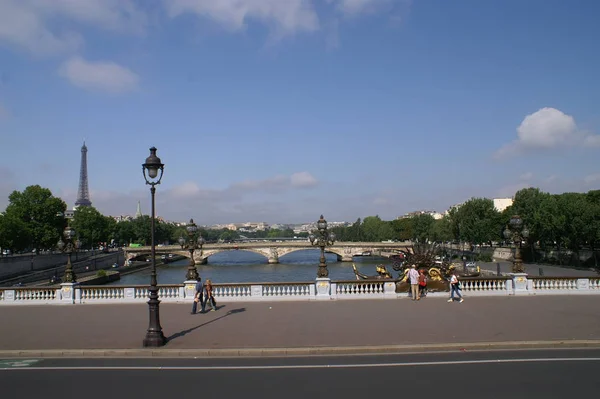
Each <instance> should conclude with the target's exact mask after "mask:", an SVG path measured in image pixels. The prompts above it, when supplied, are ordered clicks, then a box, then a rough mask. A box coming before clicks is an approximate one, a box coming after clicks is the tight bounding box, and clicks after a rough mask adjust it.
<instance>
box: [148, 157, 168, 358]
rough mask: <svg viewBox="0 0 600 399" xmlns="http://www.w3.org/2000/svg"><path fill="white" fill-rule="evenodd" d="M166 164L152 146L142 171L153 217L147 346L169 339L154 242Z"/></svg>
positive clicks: (161, 343) (160, 344) (161, 344)
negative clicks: (162, 316) (164, 326)
mask: <svg viewBox="0 0 600 399" xmlns="http://www.w3.org/2000/svg"><path fill="white" fill-rule="evenodd" d="M164 166H165V165H164V164H162V163H161V162H160V158H159V157H157V156H156V148H155V147H152V148H150V156H149V157H148V158H146V162H145V163H143V164H142V171H143V173H144V180H146V184H148V185H150V194H151V197H152V217H151V221H152V224H151V226H152V227H151V230H152V232H151V239H152V242H151V248H152V249H151V258H152V259H151V260H152V274H151V275H150V287H149V288H148V298H149V300H148V308H149V311H150V323H149V325H148V331H146V338H144V346H145V347H148V346H150V347H157V346H163V345H164V344H165V343H166V342H167V339H166V338H165V336H164V334H163V332H162V327H161V326H160V314H159V307H158V304H159V303H160V301H159V300H158V286H157V282H156V245H155V242H154V230H155V227H154V223H155V222H154V219H155V215H154V212H155V210H154V194H155V193H156V185H157V184H160V180H161V179H162V175H163V170H164Z"/></svg>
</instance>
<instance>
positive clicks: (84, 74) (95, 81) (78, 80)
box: [59, 57, 139, 94]
mask: <svg viewBox="0 0 600 399" xmlns="http://www.w3.org/2000/svg"><path fill="white" fill-rule="evenodd" d="M59 74H60V75H61V76H62V77H64V78H66V79H67V80H68V81H69V82H71V84H73V85H74V86H77V87H79V88H82V89H86V90H91V91H104V92H108V93H113V94H117V93H124V92H127V91H131V90H134V89H135V88H137V85H138V82H139V77H138V75H137V74H135V73H134V72H132V71H131V70H129V69H128V68H126V67H123V66H121V65H118V64H116V63H114V62H107V61H96V62H92V61H86V60H84V59H83V58H81V57H71V58H70V59H69V60H67V61H66V62H65V63H64V64H63V65H62V66H61V67H60V69H59Z"/></svg>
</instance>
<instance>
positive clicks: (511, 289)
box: [0, 274, 600, 305]
mask: <svg viewBox="0 0 600 399" xmlns="http://www.w3.org/2000/svg"><path fill="white" fill-rule="evenodd" d="M460 282H461V289H462V293H463V295H465V296H494V295H496V296H500V295H503V296H507V295H571V294H574V295H600V277H596V276H594V277H584V278H582V277H529V276H527V275H526V274H513V275H511V276H505V277H479V278H462V279H460ZM396 283H397V281H396V280H377V279H375V280H346V281H331V280H330V279H317V280H316V281H314V282H312V281H309V282H287V283H238V284H214V285H213V292H214V295H215V298H216V300H217V302H234V301H281V300H298V301H302V300H322V299H326V300H329V299H336V300H337V299H340V300H342V299H369V298H371V299H377V298H379V299H384V298H406V297H407V292H406V290H404V292H396ZM194 288H195V281H186V282H184V283H183V284H171V285H159V293H158V295H159V299H160V300H161V302H166V303H169V302H171V303H175V302H191V301H192V300H193V298H194V294H195V292H194ZM447 295H448V294H447V293H445V292H439V293H431V294H430V296H432V297H436V296H447ZM428 296H429V295H428ZM147 300H148V286H145V285H138V286H128V287H119V286H83V285H79V284H69V283H64V284H61V285H60V286H56V287H10V288H1V287H0V305H26V304H59V303H61V304H64V303H68V304H93V303H144V302H146V301H147Z"/></svg>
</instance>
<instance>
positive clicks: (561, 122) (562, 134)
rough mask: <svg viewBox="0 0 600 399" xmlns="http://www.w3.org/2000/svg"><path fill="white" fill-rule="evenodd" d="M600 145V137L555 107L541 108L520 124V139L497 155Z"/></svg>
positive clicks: (508, 155)
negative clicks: (586, 130)
mask: <svg viewBox="0 0 600 399" xmlns="http://www.w3.org/2000/svg"><path fill="white" fill-rule="evenodd" d="M589 146H600V136H599V135H595V134H591V133H588V132H585V131H582V130H581V129H579V128H578V127H577V124H576V123H575V119H574V118H573V117H572V116H571V115H567V114H565V113H563V112H562V111H560V110H558V109H556V108H550V107H545V108H540V109H539V110H537V111H536V112H534V113H532V114H529V115H527V116H525V118H524V119H523V121H522V122H521V124H520V125H519V126H518V127H517V139H516V140H515V141H513V142H511V143H508V144H506V145H505V146H503V147H502V148H500V149H499V150H498V151H496V153H495V154H494V155H495V158H497V159H501V158H506V157H510V156H514V155H518V154H520V153H521V152H523V151H525V150H551V149H557V148H573V147H589Z"/></svg>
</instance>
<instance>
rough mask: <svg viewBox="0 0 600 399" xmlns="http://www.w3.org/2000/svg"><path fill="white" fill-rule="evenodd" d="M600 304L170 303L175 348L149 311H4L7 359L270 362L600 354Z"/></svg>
mask: <svg viewBox="0 0 600 399" xmlns="http://www.w3.org/2000/svg"><path fill="white" fill-rule="evenodd" d="M599 305H600V296H596V295H590V296H586V295H577V296H566V295H562V296H543V297H542V296H540V297H531V296H528V297H518V296H513V297H471V298H469V297H468V296H466V297H465V301H464V302H463V303H458V302H454V303H448V302H446V299H445V298H440V297H438V298H433V297H431V298H424V299H423V300H421V301H417V302H415V301H411V300H409V299H408V298H399V299H397V300H390V299H363V300H360V299H359V300H327V301H310V302H308V301H304V302H300V301H298V302H296V301H289V302H266V301H265V302H248V303H240V302H236V303H223V304H219V309H218V310H217V311H216V312H207V313H203V314H195V315H192V314H190V310H191V304H161V305H160V318H161V325H162V327H163V331H164V334H165V336H166V337H168V339H169V341H168V343H167V345H166V346H164V347H162V348H153V349H151V348H143V347H142V340H143V338H144V336H145V333H146V329H147V328H148V319H149V316H148V315H149V312H148V306H147V305H146V304H118V305H112V304H110V305H101V304H83V305H45V306H44V305H39V306H38V305H20V306H19V305H15V306H2V307H0V318H1V319H2V320H3V322H2V326H1V327H0V358H1V357H15V356H20V357H27V356H36V357H98V356H104V357H111V356H112V357H121V356H173V357H177V356H192V355H198V356H244V355H245V356H261V355H263V356H264V355H303V354H304V355H312V354H340V353H394V352H409V351H434V350H438V351H439V350H460V349H467V348H468V349H478V348H479V349H494V348H497V349H511V348H512V349H516V348H538V347H539V348H554V347H571V348H575V347H600V313H599V312H598V309H599V308H600V307H599Z"/></svg>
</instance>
